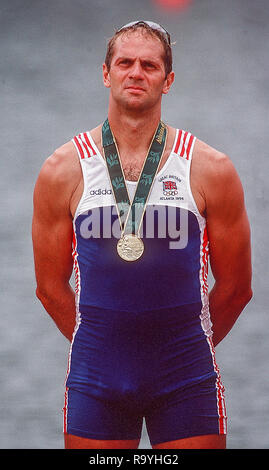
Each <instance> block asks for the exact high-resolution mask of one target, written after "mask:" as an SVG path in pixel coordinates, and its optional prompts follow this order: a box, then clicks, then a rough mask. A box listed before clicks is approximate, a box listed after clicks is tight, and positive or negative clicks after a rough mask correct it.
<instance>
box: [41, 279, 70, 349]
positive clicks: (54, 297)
mask: <svg viewBox="0 0 269 470" xmlns="http://www.w3.org/2000/svg"><path fill="white" fill-rule="evenodd" d="M36 295H37V297H38V299H39V300H40V302H41V303H42V305H43V307H44V308H45V309H46V311H47V312H48V314H49V315H50V316H51V318H52V319H53V321H54V322H55V323H56V325H57V327H58V328H59V330H60V331H61V333H62V334H63V335H64V336H65V337H66V338H67V339H68V340H69V341H71V340H72V336H73V331H74V328H75V324H76V307H75V293H74V291H73V289H72V288H71V286H70V285H67V286H64V287H61V288H59V289H53V292H49V291H45V290H43V291H42V290H41V289H39V288H37V290H36Z"/></svg>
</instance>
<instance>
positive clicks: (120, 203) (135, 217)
mask: <svg viewBox="0 0 269 470" xmlns="http://www.w3.org/2000/svg"><path fill="white" fill-rule="evenodd" d="M166 136H167V129H166V126H165V124H164V123H163V122H162V121H160V123H159V125H158V127H157V130H156V132H155V135H154V137H153V139H152V142H151V144H150V148H149V151H148V154H147V157H146V159H145V162H144V165H143V168H142V171H141V174H140V178H139V181H138V183H137V186H136V191H135V195H134V198H133V201H132V204H131V202H130V198H129V195H128V191H127V187H126V182H125V178H124V175H123V171H122V167H121V162H120V158H119V153H118V150H117V145H116V141H115V139H114V136H113V134H112V131H111V128H110V125H109V122H108V119H107V120H106V121H105V122H104V124H103V127H102V145H103V148H104V153H105V160H106V164H107V169H108V173H109V176H110V181H111V185H112V190H113V193H114V197H115V201H116V206H117V211H118V217H119V222H120V225H121V230H122V235H123V234H134V235H137V234H138V232H139V229H140V225H141V223H142V220H143V215H144V210H145V207H146V203H147V200H148V197H149V193H150V190H151V188H152V184H153V182H154V178H155V175H156V173H157V171H158V168H159V164H160V161H161V158H162V154H163V152H164V148H165V143H166Z"/></svg>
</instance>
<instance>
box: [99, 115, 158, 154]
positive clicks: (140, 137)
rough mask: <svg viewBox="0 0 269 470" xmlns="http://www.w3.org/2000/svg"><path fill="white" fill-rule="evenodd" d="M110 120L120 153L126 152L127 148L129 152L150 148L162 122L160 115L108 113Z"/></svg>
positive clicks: (144, 150)
mask: <svg viewBox="0 0 269 470" xmlns="http://www.w3.org/2000/svg"><path fill="white" fill-rule="evenodd" d="M108 120H109V124H110V127H111V130H112V132H113V134H114V137H115V139H116V142H117V146H118V149H119V152H120V154H125V153H126V151H127V150H128V153H129V154H131V153H130V152H131V150H135V151H136V154H139V153H140V152H141V153H145V152H146V151H147V150H148V148H149V146H150V143H151V141H152V138H153V136H154V133H155V131H156V129H157V127H158V124H159V122H160V115H159V113H158V114H157V115H156V116H152V115H151V114H150V113H147V114H146V115H143V114H142V113H141V114H140V115H130V114H126V113H124V114H122V113H121V114H117V115H116V114H115V113H108Z"/></svg>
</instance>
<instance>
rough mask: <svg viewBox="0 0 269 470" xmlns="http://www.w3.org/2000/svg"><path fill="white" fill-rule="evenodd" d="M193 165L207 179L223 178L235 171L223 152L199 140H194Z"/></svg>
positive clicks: (229, 159)
mask: <svg viewBox="0 0 269 470" xmlns="http://www.w3.org/2000/svg"><path fill="white" fill-rule="evenodd" d="M193 163H194V165H195V167H196V168H197V169H199V171H200V172H202V173H203V174H204V175H205V176H207V177H209V178H210V177H212V178H215V177H217V176H221V175H222V176H223V177H224V176H226V175H228V174H229V173H233V172H234V170H235V169H234V165H233V163H232V160H231V158H230V157H229V156H228V155H227V154H226V153H225V152H223V151H220V150H217V149H216V148H214V147H212V146H211V145H209V144H208V143H206V142H204V141H202V140H200V139H196V145H195V147H194V152H193Z"/></svg>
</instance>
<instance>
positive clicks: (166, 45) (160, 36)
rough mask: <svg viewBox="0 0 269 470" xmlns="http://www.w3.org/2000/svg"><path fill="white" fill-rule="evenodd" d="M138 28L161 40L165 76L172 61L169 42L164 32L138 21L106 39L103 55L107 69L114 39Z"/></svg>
mask: <svg viewBox="0 0 269 470" xmlns="http://www.w3.org/2000/svg"><path fill="white" fill-rule="evenodd" d="M138 29H141V30H142V31H143V32H145V33H146V34H149V35H151V36H152V37H155V38H156V37H157V38H158V39H159V40H160V41H161V43H162V45H163V48H164V55H163V61H164V66H165V77H167V75H168V74H169V73H170V72H171V71H172V63H173V59H172V50H171V44H169V43H168V41H167V39H166V37H165V36H164V34H162V32H161V31H158V30H157V29H153V28H151V27H150V26H149V25H147V24H146V23H143V22H138V23H136V24H133V25H132V26H128V27H124V28H123V29H120V30H118V31H116V33H115V34H114V36H112V38H110V40H109V41H108V45H107V51H106V57H105V64H106V66H107V69H108V71H109V70H110V65H111V61H112V56H113V53H114V46H115V42H116V39H117V38H118V37H119V36H121V35H123V34H127V33H130V32H133V31H137V30H138Z"/></svg>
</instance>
